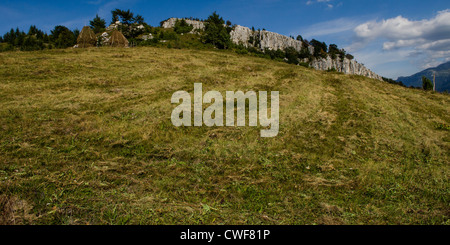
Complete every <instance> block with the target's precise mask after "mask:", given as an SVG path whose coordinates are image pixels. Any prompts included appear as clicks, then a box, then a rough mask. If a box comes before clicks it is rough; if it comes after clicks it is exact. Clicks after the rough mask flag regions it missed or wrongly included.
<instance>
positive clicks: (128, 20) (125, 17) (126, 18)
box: [111, 9, 144, 25]
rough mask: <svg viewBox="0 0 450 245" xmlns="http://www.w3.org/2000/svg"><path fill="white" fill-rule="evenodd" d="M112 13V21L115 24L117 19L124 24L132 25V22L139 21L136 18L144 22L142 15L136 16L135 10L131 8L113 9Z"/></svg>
mask: <svg viewBox="0 0 450 245" xmlns="http://www.w3.org/2000/svg"><path fill="white" fill-rule="evenodd" d="M111 13H112V23H111V24H114V23H115V22H116V21H120V22H121V23H123V24H126V25H130V24H132V23H137V22H136V18H138V21H139V22H142V23H143V22H144V18H143V17H142V16H140V15H137V16H136V17H134V14H133V12H131V11H130V10H126V11H125V10H120V9H115V10H113V11H111Z"/></svg>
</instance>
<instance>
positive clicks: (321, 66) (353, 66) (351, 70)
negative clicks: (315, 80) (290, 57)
mask: <svg viewBox="0 0 450 245" xmlns="http://www.w3.org/2000/svg"><path fill="white" fill-rule="evenodd" d="M303 62H307V60H303ZM310 67H312V68H314V69H316V70H322V71H327V70H332V69H335V70H336V71H337V72H342V73H345V74H353V75H361V76H365V77H369V78H373V79H377V80H380V81H382V80H383V78H382V77H381V76H380V75H378V74H376V73H375V72H373V71H371V70H369V69H368V68H367V67H365V66H364V65H363V64H361V63H358V62H357V61H356V60H349V59H347V58H344V59H343V60H340V59H339V58H337V59H331V57H329V56H328V57H327V58H326V59H324V58H320V59H313V60H312V61H310Z"/></svg>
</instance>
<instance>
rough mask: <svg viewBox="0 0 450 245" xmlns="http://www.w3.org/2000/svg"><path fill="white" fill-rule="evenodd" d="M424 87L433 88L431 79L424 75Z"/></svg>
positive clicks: (426, 88)
mask: <svg viewBox="0 0 450 245" xmlns="http://www.w3.org/2000/svg"><path fill="white" fill-rule="evenodd" d="M422 88H423V89H424V90H427V91H428V90H433V83H432V82H431V80H430V79H428V78H426V77H425V76H423V77H422Z"/></svg>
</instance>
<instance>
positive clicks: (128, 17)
mask: <svg viewBox="0 0 450 245" xmlns="http://www.w3.org/2000/svg"><path fill="white" fill-rule="evenodd" d="M111 14H112V24H113V23H115V22H116V21H120V22H121V23H122V25H119V26H118V29H119V31H121V32H122V34H123V35H124V36H125V37H126V38H127V39H134V38H136V37H138V36H139V35H141V34H143V33H144V32H145V31H148V29H149V28H150V26H149V25H148V24H147V23H145V22H144V17H142V16H141V15H136V16H135V15H134V13H133V12H131V11H130V10H120V9H115V10H113V11H111ZM141 25H143V26H144V28H143V29H142V28H137V27H138V26H141Z"/></svg>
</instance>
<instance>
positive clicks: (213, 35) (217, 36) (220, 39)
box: [203, 12, 231, 49]
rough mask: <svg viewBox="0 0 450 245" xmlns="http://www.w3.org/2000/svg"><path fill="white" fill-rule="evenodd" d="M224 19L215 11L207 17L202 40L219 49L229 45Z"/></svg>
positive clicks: (228, 35) (228, 34)
mask: <svg viewBox="0 0 450 245" xmlns="http://www.w3.org/2000/svg"><path fill="white" fill-rule="evenodd" d="M224 24H225V21H224V20H223V18H222V17H220V16H219V15H218V14H217V13H216V12H214V13H213V14H212V15H210V16H209V17H208V19H207V20H206V24H205V32H204V34H203V41H204V42H205V43H211V44H212V45H214V46H216V47H217V48H219V49H226V48H228V47H229V46H230V43H231V41H230V33H229V32H228V30H227V28H226V27H225V25H224Z"/></svg>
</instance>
